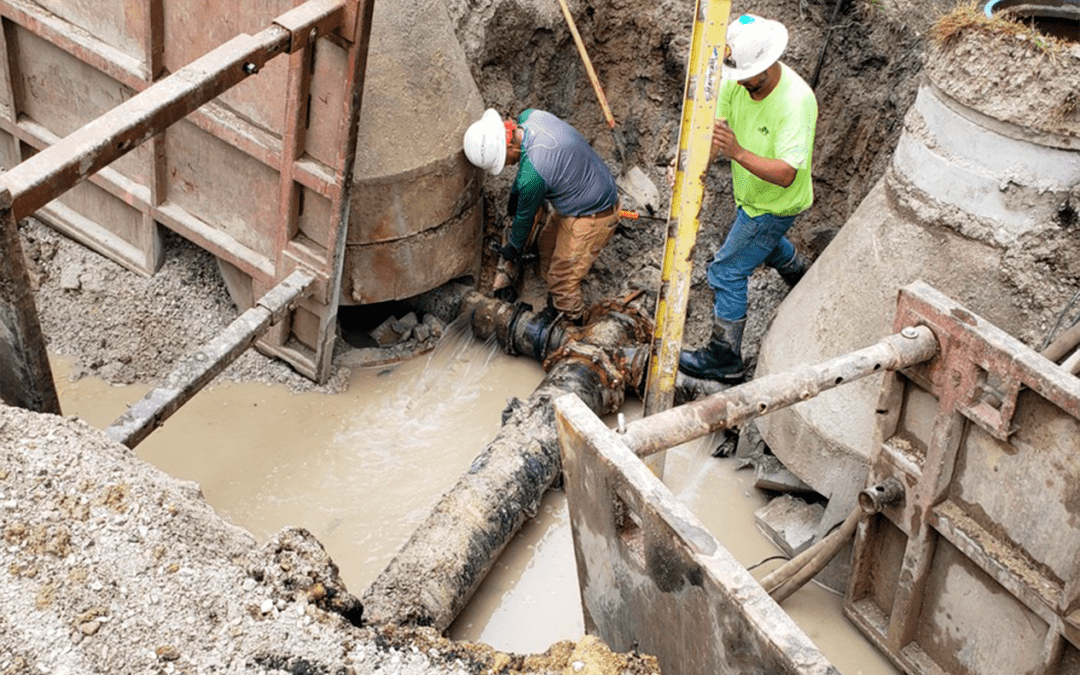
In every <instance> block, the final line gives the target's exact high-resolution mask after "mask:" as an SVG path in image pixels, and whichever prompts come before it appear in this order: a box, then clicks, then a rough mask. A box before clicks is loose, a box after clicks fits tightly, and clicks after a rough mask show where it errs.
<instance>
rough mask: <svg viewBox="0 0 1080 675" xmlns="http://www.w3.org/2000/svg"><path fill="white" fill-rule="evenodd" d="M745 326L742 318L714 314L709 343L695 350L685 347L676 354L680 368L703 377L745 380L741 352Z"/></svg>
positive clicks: (733, 380) (718, 379)
mask: <svg viewBox="0 0 1080 675" xmlns="http://www.w3.org/2000/svg"><path fill="white" fill-rule="evenodd" d="M745 326H746V318H745V317H743V318H742V319H739V320H738V321H725V320H724V319H718V318H715V317H714V318H713V331H712V337H711V338H709V344H707V345H705V346H704V347H702V348H701V349H696V350H694V351H687V350H685V349H684V350H683V351H682V353H680V354H679V370H681V371H683V372H684V373H686V374H687V375H689V376H691V377H696V378H698V379H702V380H716V381H717V382H728V383H736V382H742V381H743V380H744V379H746V366H745V365H744V364H743V360H742V356H741V354H740V348H741V346H742V334H743V328H744V327H745Z"/></svg>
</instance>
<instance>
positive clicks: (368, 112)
mask: <svg viewBox="0 0 1080 675" xmlns="http://www.w3.org/2000/svg"><path fill="white" fill-rule="evenodd" d="M364 88H365V94H364V103H363V108H362V109H361V114H360V136H359V140H358V142H357V149H356V171H355V174H354V188H353V192H352V201H351V205H350V214H349V230H348V244H347V249H346V252H345V268H344V274H343V277H342V291H341V303H342V304H349V305H351V304H361V305H367V304H373V303H376V302H385V301H389V300H401V299H405V298H409V297H412V296H415V295H418V294H420V293H422V292H424V291H427V290H430V289H432V288H435V287H437V286H439V285H441V284H443V283H445V282H447V281H449V280H451V279H454V278H456V277H459V276H462V275H466V274H474V273H475V272H476V271H477V270H478V268H479V264H480V250H481V248H480V242H481V234H482V226H483V222H482V211H483V209H482V200H481V198H480V195H481V188H482V186H483V182H482V180H481V179H482V175H481V174H480V172H479V171H478V170H477V169H475V168H474V167H473V166H472V165H471V164H469V162H468V161H467V160H466V159H465V154H464V153H463V152H462V145H461V142H462V138H463V137H464V135H465V130H466V129H467V128H468V126H469V125H470V124H471V123H472V122H473V121H475V120H476V119H478V118H479V117H480V115H481V113H482V112H483V107H484V106H483V101H482V100H481V98H480V92H479V90H478V89H477V87H476V83H475V81H474V80H473V78H472V74H471V73H470V71H469V65H468V63H467V62H466V60H465V54H464V52H463V51H462V48H461V45H460V43H459V42H458V39H457V37H456V36H455V34H454V31H453V27H452V25H451V23H450V17H449V15H448V14H447V12H446V8H445V6H444V5H443V3H442V2H440V1H439V0H397V1H395V2H376V3H375V15H374V18H373V20H372V36H371V47H370V52H369V55H368V68H367V81H366V82H365V85H364Z"/></svg>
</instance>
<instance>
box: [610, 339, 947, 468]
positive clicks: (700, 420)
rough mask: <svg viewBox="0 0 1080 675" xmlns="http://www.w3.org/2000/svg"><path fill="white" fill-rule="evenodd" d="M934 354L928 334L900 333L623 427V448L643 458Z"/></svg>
mask: <svg viewBox="0 0 1080 675" xmlns="http://www.w3.org/2000/svg"><path fill="white" fill-rule="evenodd" d="M936 353H937V339H936V338H935V337H934V333H933V332H932V331H931V330H930V329H929V328H927V327H926V326H916V327H909V328H905V329H904V330H903V331H901V332H900V333H897V334H895V335H890V336H889V337H887V338H885V339H883V340H881V341H880V342H878V343H877V344H875V345H872V346H870V347H867V348H865V349H861V350H859V351H856V352H852V353H850V354H845V355H843V356H839V357H837V358H835V359H831V360H829V361H824V362H822V363H819V364H815V365H812V366H803V367H800V368H796V369H793V370H790V371H787V372H784V373H773V374H772V375H767V376H765V377H762V378H761V379H757V380H752V381H751V382H747V383H746V384H742V385H739V386H737V387H732V388H731V389H727V390H725V391H722V392H720V393H718V394H713V395H712V396H708V397H706V398H703V399H700V400H698V401H694V402H693V403H688V404H686V405H683V406H679V407H678V408H671V409H669V410H665V411H663V412H658V413H656V414H655V415H650V416H649V417H644V418H642V419H640V420H637V421H635V422H632V423H630V424H629V425H627V427H626V434H625V435H624V436H623V442H624V443H625V444H626V446H627V447H628V448H630V449H631V450H633V451H634V452H635V453H636V454H637V455H638V456H639V457H645V456H647V455H650V454H652V453H654V452H660V451H662V450H666V449H668V448H673V447H675V446H677V445H681V444H682V443H686V442H687V441H691V440H693V439H695V438H701V437H702V436H705V435H707V434H710V433H713V432H714V431H719V430H721V429H727V428H730V427H732V426H734V425H736V424H739V423H741V422H745V421H747V420H750V419H753V418H755V417H758V416H760V415H764V414H766V413H770V412H772V411H774V410H777V409H779V408H784V407H787V406H789V405H792V404H794V403H798V402H799V401H803V400H806V399H808V398H811V397H813V396H817V395H818V394H820V393H821V392H823V391H826V390H828V389H832V388H834V387H837V386H839V385H841V384H843V383H845V382H851V381H854V380H857V379H859V378H862V377H866V376H868V375H873V374H874V373H879V372H882V371H883V370H899V369H901V368H906V367H908V366H911V365H914V364H916V363H921V362H923V361H926V360H928V359H931V358H933V356H934V355H935V354H936Z"/></svg>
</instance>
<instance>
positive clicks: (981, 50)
mask: <svg viewBox="0 0 1080 675" xmlns="http://www.w3.org/2000/svg"><path fill="white" fill-rule="evenodd" d="M970 11H974V10H970ZM926 74H927V77H926V81H925V82H924V84H923V85H922V87H921V88H920V90H919V93H918V96H917V99H916V101H915V104H914V105H913V107H912V108H911V109H910V110H909V112H908V114H907V117H906V119H905V127H904V130H903V133H902V134H901V137H900V140H899V144H898V147H897V149H896V152H895V154H894V156H893V160H892V163H891V166H890V168H889V169H888V170H887V172H886V175H885V176H884V177H883V178H882V179H881V180H880V181H879V182H878V183H877V185H876V186H875V187H874V188H873V189H872V190H871V192H870V193H869V194H868V195H867V197H866V199H865V200H864V201H863V202H862V203H861V204H860V206H859V207H858V209H857V210H856V211H855V213H854V214H853V215H852V217H851V218H850V219H849V220H848V221H847V223H846V224H845V225H844V227H843V228H842V229H841V230H840V233H839V234H838V236H837V237H836V238H835V239H834V240H833V242H832V243H831V244H830V245H829V247H828V248H827V249H826V250H825V251H824V252H823V254H822V255H821V256H820V257H819V258H818V260H817V261H816V262H815V263H814V265H813V267H812V268H811V269H810V270H809V272H808V274H807V275H806V276H805V277H804V278H803V280H802V281H801V282H800V283H799V284H798V286H796V287H795V288H794V289H793V290H792V291H791V294H790V295H789V297H788V298H787V299H786V300H785V301H784V302H783V303H782V304H781V306H780V307H779V309H778V311H777V313H776V316H775V318H774V320H773V323H772V326H771V328H770V331H769V333H768V334H767V335H766V337H765V339H764V341H763V343H762V345H761V349H760V353H759V360H758V369H757V374H756V376H757V377H761V376H762V375H766V374H770V373H777V372H782V371H785V370H789V369H791V368H794V367H796V366H799V365H801V364H805V363H813V362H817V361H821V360H823V359H826V358H830V357H833V356H836V355H838V354H843V353H845V352H849V351H852V350H853V349H856V348H858V347H859V346H861V345H864V344H867V343H869V342H871V341H873V340H874V339H876V338H877V337H878V336H880V335H883V334H887V333H890V332H892V330H893V326H892V323H893V317H894V313H895V308H896V298H897V291H898V289H899V288H901V287H903V286H905V285H907V284H909V283H911V282H913V281H915V280H922V281H925V282H926V283H928V284H930V285H931V286H933V287H935V288H936V289H938V290H939V291H941V292H942V293H944V294H945V295H946V296H949V297H950V298H952V299H954V300H956V301H958V302H960V303H962V304H963V305H965V306H966V307H969V308H970V309H971V310H972V311H973V312H975V313H977V314H979V315H980V316H983V317H985V318H986V319H987V320H989V321H990V322H992V323H993V324H995V325H996V326H998V327H1000V328H1002V329H1003V330H1005V331H1006V332H1008V333H1010V334H1011V335H1013V336H1015V337H1017V338H1019V339H1020V340H1021V341H1023V342H1025V343H1027V344H1028V345H1029V346H1034V347H1035V348H1036V349H1038V348H1039V344H1040V343H1041V342H1042V341H1043V340H1044V339H1045V338H1047V337H1049V336H1047V335H1046V331H1047V330H1048V328H1049V327H1050V326H1053V325H1054V322H1055V318H1056V317H1057V316H1058V315H1059V314H1060V312H1061V311H1062V307H1064V306H1065V305H1066V303H1067V302H1068V300H1069V299H1070V298H1071V297H1072V296H1073V294H1074V293H1075V292H1076V288H1077V287H1078V286H1080V262H1078V261H1080V237H1078V234H1080V224H1078V222H1077V218H1076V215H1075V214H1076V212H1077V209H1078V208H1080V190H1078V186H1080V107H1078V106H1077V105H1076V94H1075V92H1076V91H1078V90H1080V45H1076V44H1075V43H1074V44H1071V45H1070V44H1066V45H1065V46H1064V47H1061V48H1060V50H1059V51H1057V52H1055V53H1054V54H1053V55H1050V54H1047V53H1046V52H1045V50H1042V49H1040V47H1039V46H1038V45H1036V44H1034V43H1033V42H1032V41H1031V40H1029V39H1021V38H1020V37H1018V35H1016V34H1009V33H1008V32H1007V31H1002V32H1000V33H997V34H994V33H991V34H988V33H984V32H981V31H978V30H971V31H966V32H965V31H961V32H958V33H957V34H956V35H954V36H953V39H952V40H951V41H949V42H947V43H945V44H944V45H943V46H938V47H936V48H935V49H933V50H931V53H930V55H929V56H928V58H927V66H926ZM1070 101H1072V104H1070V103H1069V102H1070ZM1070 214H1071V215H1070ZM880 381H881V378H880V377H873V378H867V379H865V380H862V381H860V382H858V383H854V384H852V385H850V386H846V387H842V388H838V389H835V390H832V391H828V392H825V393H823V394H822V395H821V396H818V397H817V398H814V399H812V400H809V401H805V402H803V403H800V404H798V405H796V406H793V407H791V408H788V409H785V410H780V411H776V412H775V413H772V414H770V415H767V416H765V417H763V418H761V419H759V420H758V426H759V428H760V430H761V433H762V436H763V437H764V439H765V441H766V442H767V443H768V445H769V446H770V448H771V449H772V450H773V452H774V453H775V454H776V455H777V456H778V457H779V458H780V459H781V461H783V463H784V464H785V465H786V466H787V467H788V468H789V469H790V470H791V471H793V472H794V473H795V474H796V475H798V476H799V477H800V478H801V479H802V480H804V481H805V482H806V483H808V484H809V485H810V486H811V487H813V488H814V489H815V490H817V491H818V492H820V493H821V494H822V495H824V496H826V497H829V498H831V499H833V500H836V501H837V502H840V503H838V504H836V507H835V508H833V504H832V502H830V509H829V512H827V514H826V516H827V518H831V519H832V522H831V523H823V525H824V526H828V525H830V524H835V523H836V522H839V520H841V519H843V518H844V517H845V516H846V514H847V513H848V512H849V511H850V509H851V508H852V507H854V505H855V500H856V497H857V494H858V492H859V491H860V490H862V489H863V488H864V487H865V484H866V465H867V459H868V457H867V456H868V453H870V452H872V450H873V448H874V447H875V445H874V420H875V415H874V409H875V406H876V403H877V397H878V391H879V388H880ZM931 417H932V415H931Z"/></svg>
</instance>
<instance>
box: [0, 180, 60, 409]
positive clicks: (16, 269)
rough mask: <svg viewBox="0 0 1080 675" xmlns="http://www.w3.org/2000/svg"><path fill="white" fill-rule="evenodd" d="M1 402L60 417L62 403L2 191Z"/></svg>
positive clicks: (15, 229) (16, 232)
mask: <svg viewBox="0 0 1080 675" xmlns="http://www.w3.org/2000/svg"><path fill="white" fill-rule="evenodd" d="M0 403H6V404H8V405H17V406H19V407H22V408H26V409H28V410H33V411H35V412H42V413H52V414H54V415H59V414H60V399H59V397H58V396H57V394H56V385H55V384H54V383H53V377H52V366H51V365H49V354H48V352H47V351H46V350H45V336H44V335H42V333H41V323H40V322H39V321H38V315H37V307H36V305H35V303H34V293H33V290H32V288H31V286H30V274H29V271H28V270H27V269H26V259H25V258H24V256H23V248H22V242H21V241H20V240H19V230H18V224H17V223H16V221H15V218H13V217H12V212H11V193H10V192H8V191H7V190H0Z"/></svg>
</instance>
